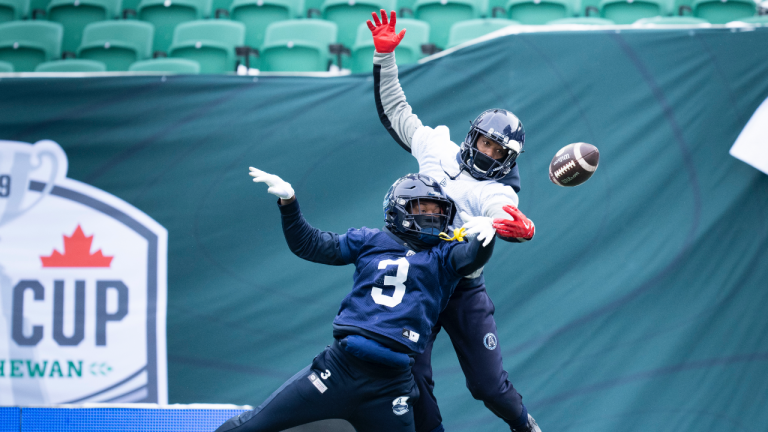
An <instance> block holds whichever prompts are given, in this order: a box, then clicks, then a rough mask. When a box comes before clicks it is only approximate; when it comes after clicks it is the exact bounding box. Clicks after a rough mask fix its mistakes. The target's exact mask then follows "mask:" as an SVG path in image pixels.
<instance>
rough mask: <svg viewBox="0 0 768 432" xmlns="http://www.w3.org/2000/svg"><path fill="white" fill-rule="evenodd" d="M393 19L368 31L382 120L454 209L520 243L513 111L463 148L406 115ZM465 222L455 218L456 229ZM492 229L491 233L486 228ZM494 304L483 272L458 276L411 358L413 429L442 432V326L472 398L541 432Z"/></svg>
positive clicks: (495, 116) (499, 112)
mask: <svg viewBox="0 0 768 432" xmlns="http://www.w3.org/2000/svg"><path fill="white" fill-rule="evenodd" d="M395 22H396V15H395V12H394V11H392V12H391V15H390V19H389V20H388V19H387V15H386V12H385V11H384V10H382V11H381V21H379V18H378V16H377V14H376V13H374V14H373V22H371V21H368V27H369V28H370V29H371V32H372V34H373V40H374V45H375V47H376V52H375V53H374V58H373V63H374V69H373V77H374V92H375V100H376V108H377V110H378V113H379V118H380V119H381V122H382V124H383V125H384V126H385V128H386V129H387V131H388V132H389V133H390V135H391V136H392V138H394V140H395V141H396V142H397V143H398V144H399V145H400V146H401V147H402V148H403V149H405V150H407V151H408V152H410V153H411V154H413V156H414V157H415V158H416V159H417V161H418V162H419V172H420V173H422V174H427V175H429V176H430V177H432V178H434V179H436V180H437V181H438V182H439V183H440V184H441V185H442V186H443V188H444V190H445V191H446V193H447V194H448V196H449V197H450V198H451V199H452V200H453V201H454V202H455V203H456V206H457V208H458V209H459V210H460V211H461V212H464V213H467V214H469V215H470V216H472V218H473V219H477V218H487V219H491V220H492V224H486V225H487V226H488V229H495V231H496V234H497V236H498V238H500V239H502V240H506V241H509V242H524V241H528V240H530V239H531V238H533V235H534V232H535V227H534V225H533V222H531V221H530V220H529V219H528V218H527V217H525V215H524V214H523V213H521V212H520V211H519V210H518V209H517V205H518V196H517V192H518V191H519V190H520V187H519V174H518V171H517V165H516V158H517V156H518V155H519V154H520V153H521V152H522V150H523V145H524V143H525V130H524V129H523V125H522V123H521V122H520V120H519V119H518V118H517V117H516V116H515V115H514V114H512V113H511V112H509V111H506V110H503V109H491V110H487V111H485V112H483V113H482V114H480V115H479V116H478V117H477V119H475V121H474V122H473V123H472V126H471V127H470V130H469V133H468V134H467V137H466V139H465V140H464V142H463V143H462V145H461V147H459V146H458V145H456V144H454V143H453V142H451V139H450V133H449V131H448V128H447V127H445V126H438V127H436V128H434V129H433V128H431V127H428V126H424V125H422V123H421V120H419V118H418V117H417V116H416V115H415V114H413V113H412V112H411V107H410V105H408V103H407V102H406V99H405V94H404V93H403V90H402V88H401V87H400V83H399V81H398V78H397V66H396V64H395V53H394V50H395V47H397V45H398V44H399V43H400V41H401V40H402V39H403V37H404V36H405V30H402V31H401V32H400V33H396V32H395ZM464 222H467V221H463V220H458V218H457V220H455V221H454V226H461V225H462V224H463V223H464ZM491 226H492V227H493V228H491ZM493 313H494V306H493V303H492V302H491V300H490V298H489V297H488V294H487V292H486V290H485V281H484V278H483V275H482V269H480V270H479V271H478V272H476V273H475V274H473V275H470V276H469V277H467V278H464V279H462V281H461V282H460V283H459V285H458V287H457V288H456V290H455V291H454V294H453V295H452V297H451V299H450V301H449V303H448V305H447V307H446V308H445V309H444V310H443V312H442V313H441V314H440V317H439V320H438V324H437V326H436V327H435V329H434V330H433V331H432V335H431V339H430V341H429V344H428V346H427V349H426V350H425V351H424V353H423V354H421V355H420V356H418V357H417V358H416V364H415V365H414V367H413V369H412V371H413V374H414V378H415V379H416V383H417V385H418V386H419V390H420V393H421V396H420V398H419V400H418V401H417V403H416V404H415V405H414V415H415V421H416V430H417V432H441V431H443V430H444V429H443V426H442V417H441V415H440V411H439V409H438V406H437V401H436V400H435V397H434V395H433V392H432V390H433V388H434V381H433V380H432V367H431V363H430V358H431V352H432V345H433V343H434V340H435V337H436V336H437V334H438V332H439V331H440V329H441V328H445V330H446V332H447V333H448V335H449V336H450V338H451V342H452V343H453V346H454V348H455V350H456V353H457V355H458V358H459V363H460V364H461V367H462V370H463V372H464V375H465V377H466V382H467V387H468V388H469V390H470V392H471V393H472V396H473V397H474V398H475V399H478V400H482V401H483V403H484V404H485V405H486V407H488V409H490V410H491V412H493V413H494V414H496V415H497V416H499V417H500V418H501V419H502V420H504V421H505V422H506V423H507V424H508V425H509V427H510V429H511V430H512V431H516V432H522V431H539V432H540V429H539V427H538V426H537V425H536V422H535V420H534V419H533V417H531V415H530V414H528V411H527V409H526V408H525V406H524V405H523V403H522V396H520V394H519V393H518V392H517V391H516V390H515V388H514V387H513V386H512V384H511V383H510V382H509V380H508V379H507V372H506V371H504V368H503V365H502V358H501V350H500V349H498V344H499V342H498V338H497V335H496V322H495V320H494V319H493Z"/></svg>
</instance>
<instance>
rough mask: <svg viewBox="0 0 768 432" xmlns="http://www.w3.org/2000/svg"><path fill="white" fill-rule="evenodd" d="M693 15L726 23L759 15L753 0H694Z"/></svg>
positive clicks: (714, 22)
mask: <svg viewBox="0 0 768 432" xmlns="http://www.w3.org/2000/svg"><path fill="white" fill-rule="evenodd" d="M691 7H692V8H693V16H695V17H697V18H702V19H705V20H707V21H709V22H711V23H712V24H725V23H727V22H731V21H733V20H737V19H740V18H747V17H750V16H755V15H757V5H756V4H755V2H754V1H753V0H693V4H692V6H691Z"/></svg>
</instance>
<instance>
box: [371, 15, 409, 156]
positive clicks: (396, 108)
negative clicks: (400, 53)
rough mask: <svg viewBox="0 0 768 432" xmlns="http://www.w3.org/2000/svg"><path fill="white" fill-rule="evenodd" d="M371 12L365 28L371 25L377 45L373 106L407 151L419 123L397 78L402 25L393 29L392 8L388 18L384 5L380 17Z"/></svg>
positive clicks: (395, 16)
mask: <svg viewBox="0 0 768 432" xmlns="http://www.w3.org/2000/svg"><path fill="white" fill-rule="evenodd" d="M372 15H373V21H374V22H373V23H372V22H371V21H368V28H370V29H371V33H372V34H373V43H374V45H375V46H376V52H375V53H374V54H373V90H374V97H375V100H376V110H377V111H378V113H379V120H381V123H382V124H383V125H384V127H385V128H386V129H387V132H389V134H390V135H391V136H392V138H394V139H395V142H397V143H398V144H399V145H400V147H402V148H403V149H405V150H406V151H408V152H410V151H411V139H412V138H413V134H414V133H416V130H417V129H419V128H420V127H422V124H421V120H419V118H418V117H417V116H416V114H413V112H412V111H411V106H410V105H408V102H406V100H405V93H403V89H402V87H400V81H399V80H398V79H397V65H396V64H395V52H394V51H395V47H397V45H398V44H399V43H400V41H401V40H402V39H403V37H404V36H405V29H403V30H402V31H401V32H400V33H395V23H396V22H397V15H396V14H395V11H392V12H391V14H390V19H389V20H387V14H386V11H385V10H384V9H382V10H381V21H379V17H378V15H376V13H375V12H374V13H373V14H372ZM374 23H375V24H374Z"/></svg>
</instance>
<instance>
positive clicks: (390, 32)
mask: <svg viewBox="0 0 768 432" xmlns="http://www.w3.org/2000/svg"><path fill="white" fill-rule="evenodd" d="M371 15H372V16H373V22H374V23H376V25H373V23H372V22H371V20H368V21H367V22H368V28H369V29H371V33H373V45H374V46H375V47H376V52H379V53H391V52H392V51H394V50H395V48H397V45H398V44H400V41H401V40H403V36H405V29H403V30H402V31H400V33H399V34H398V33H395V22H397V14H396V13H395V11H392V12H391V13H390V19H389V23H387V11H385V10H384V9H382V10H381V22H379V17H378V15H376V12H372V13H371Z"/></svg>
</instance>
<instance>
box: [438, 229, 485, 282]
mask: <svg viewBox="0 0 768 432" xmlns="http://www.w3.org/2000/svg"><path fill="white" fill-rule="evenodd" d="M495 244H496V236H493V239H491V242H490V243H488V246H485V247H483V245H482V244H481V242H479V241H478V240H477V237H473V238H472V239H471V240H469V241H468V242H467V243H460V244H459V245H457V246H456V247H454V248H453V249H451V252H450V255H449V257H448V259H449V260H450V263H451V266H452V267H453V268H454V269H456V272H457V273H458V274H459V275H461V276H469V275H471V274H472V273H474V272H475V271H477V270H479V269H480V268H482V267H483V266H484V265H485V264H486V263H487V262H488V260H489V259H491V255H492V254H493V247H494V245H495Z"/></svg>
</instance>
